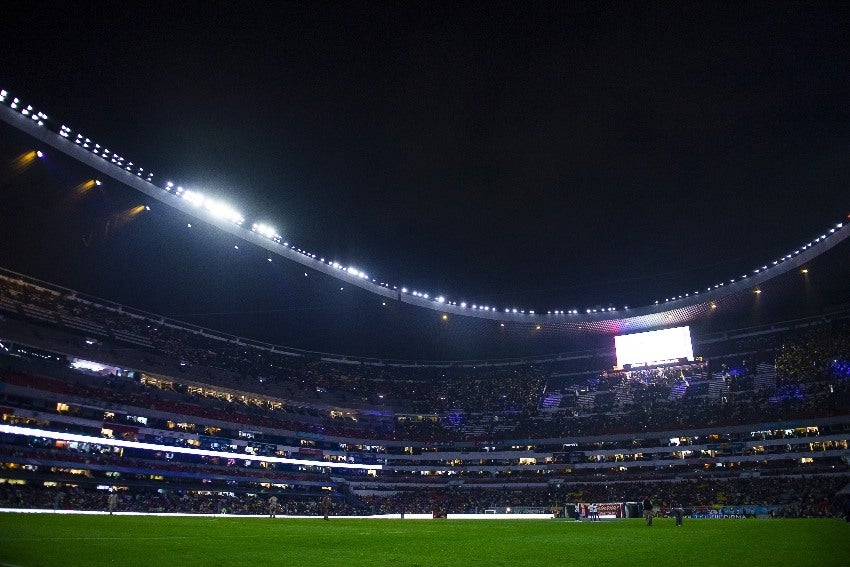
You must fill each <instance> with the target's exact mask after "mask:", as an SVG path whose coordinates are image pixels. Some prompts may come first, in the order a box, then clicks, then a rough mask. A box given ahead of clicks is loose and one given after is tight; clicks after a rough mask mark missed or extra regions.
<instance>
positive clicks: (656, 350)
mask: <svg viewBox="0 0 850 567" xmlns="http://www.w3.org/2000/svg"><path fill="white" fill-rule="evenodd" d="M614 348H615V350H616V351H617V366H620V367H623V366H625V365H626V364H631V365H632V366H644V365H652V364H657V363H660V362H665V361H674V360H678V359H680V358H684V359H687V360H693V359H694V349H693V346H692V344H691V330H690V327H675V328H673V329H663V330H661V331H649V332H647V333H635V334H633V335H619V336H616V337H614Z"/></svg>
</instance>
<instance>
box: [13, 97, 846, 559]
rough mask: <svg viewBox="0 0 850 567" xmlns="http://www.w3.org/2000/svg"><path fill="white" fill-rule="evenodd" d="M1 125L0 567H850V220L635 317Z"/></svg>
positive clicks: (635, 309)
mask: <svg viewBox="0 0 850 567" xmlns="http://www.w3.org/2000/svg"><path fill="white" fill-rule="evenodd" d="M0 120H1V121H2V124H0V129H2V133H3V136H2V141H0V152H2V154H0V159H2V160H3V163H4V166H3V172H2V183H3V191H4V195H5V199H6V206H5V207H4V210H3V211H2V212H0V213H2V219H0V220H2V225H3V226H4V227H5V228H4V240H5V245H6V246H7V250H6V251H5V252H4V253H3V255H2V258H3V259H4V262H5V265H0V525H2V526H3V528H2V530H0V531H2V532H3V534H4V535H2V536H0V543H2V546H0V565H17V566H21V565H42V564H60V563H61V564H73V565H77V564H80V565H89V564H100V563H104V562H107V563H116V562H118V563H120V564H128V565H129V564H173V563H174V562H178V560H176V559H175V557H178V555H177V554H179V556H180V557H181V558H182V561H179V562H180V563H181V564H187V565H190V564H193V565H194V564H198V565H212V564H220V563H221V562H227V563H231V564H238V565H241V564H249V563H255V562H258V561H268V562H271V563H274V564H298V565H302V564H303V565H307V564H320V565H343V564H345V565H351V564H362V563H366V562H370V563H373V564H376V565H384V564H387V565H389V564H412V565H424V564H435V565H462V564H468V563H471V562H479V563H482V564H492V565H497V564H504V565H508V564H526V563H534V562H542V561H553V560H558V558H560V557H563V555H562V554H564V553H565V551H564V548H565V547H566V548H567V549H569V550H571V551H570V554H571V555H570V556H571V557H577V558H578V559H575V561H576V562H577V561H579V560H584V558H587V557H595V558H596V560H597V561H598V562H601V563H603V564H622V563H626V562H629V561H631V560H634V558H635V557H640V556H641V554H652V556H653V557H656V558H657V559H658V561H659V562H660V563H662V564H682V563H683V562H686V561H691V562H695V563H697V564H724V565H726V564H730V563H733V564H734V563H743V562H751V563H754V564H767V562H766V558H767V559H770V560H771V564H773V561H775V562H777V563H778V564H789V565H798V564H811V563H812V562H816V563H818V564H823V565H840V564H843V561H846V554H847V552H848V551H850V548H848V544H847V542H848V541H850V538H848V537H847V536H848V529H847V525H846V523H845V522H844V521H843V518H844V516H845V514H847V517H848V518H850V512H848V506H850V504H848V503H850V447H848V442H850V261H848V259H850V243H848V242H847V239H848V236H850V215H848V214H847V213H848V211H847V210H837V211H832V212H831V216H829V217H828V218H820V217H819V218H820V220H819V223H818V224H817V225H815V226H809V227H799V226H795V227H794V228H793V229H791V228H789V230H788V233H787V234H782V233H781V232H782V231H780V235H779V236H778V237H777V238H778V239H779V240H781V243H780V244H779V245H775V246H774V245H773V243H772V244H771V245H769V246H765V247H764V248H763V249H762V248H760V249H759V250H758V252H761V251H762V250H768V251H769V254H767V253H765V255H764V256H760V257H758V258H755V259H753V257H752V255H751V254H750V255H735V254H733V253H732V252H731V251H730V253H729V255H730V259H729V261H728V262H726V263H724V264H723V268H724V269H726V268H729V269H731V270H734V271H730V272H729V273H720V275H719V276H718V275H717V270H715V269H713V266H711V265H701V266H700V268H699V269H698V270H693V271H692V272H690V273H688V274H687V275H686V276H683V277H679V278H678V279H675V278H668V279H664V278H662V274H660V273H659V274H654V273H652V272H653V266H652V265H651V264H645V266H646V268H645V269H646V272H648V273H650V276H644V275H641V276H640V277H651V282H654V283H657V284H658V287H657V289H655V290H653V291H654V293H653V294H652V295H647V294H643V293H642V294H635V295H633V296H631V297H635V298H636V299H635V302H633V303H627V302H629V301H631V297H626V296H628V290H627V291H625V292H623V293H620V292H622V290H619V291H617V292H616V293H613V294H612V295H611V297H612V299H611V300H610V301H609V300H604V299H599V297H592V298H589V299H588V300H587V301H586V302H585V303H581V300H578V299H576V300H572V299H571V300H570V301H568V302H565V303H557V302H556V301H552V300H551V298H548V297H546V298H543V297H542V296H537V297H535V296H534V294H533V293H532V294H530V295H531V297H530V298H529V300H528V302H527V303H525V302H523V299H521V298H518V297H513V296H509V297H507V298H506V296H505V295H499V294H497V293H490V294H489V295H490V297H496V299H487V296H488V293H487V292H486V291H485V292H483V293H481V294H480V295H479V294H476V293H471V292H470V291H469V290H464V291H463V292H455V293H444V292H441V291H439V289H440V288H442V289H448V288H449V287H450V286H445V285H443V280H441V279H440V278H439V277H437V278H435V279H433V280H430V281H431V282H432V283H431V284H428V283H427V282H426V283H425V284H424V285H423V284H419V285H413V284H412V283H411V282H409V281H403V278H404V277H405V276H401V277H400V276H399V275H397V274H396V275H395V276H393V272H392V271H391V270H386V269H385V270H384V271H385V272H387V273H390V276H387V277H386V279H384V278H383V276H378V275H373V274H371V271H370V270H369V269H368V265H366V264H367V263H368V262H367V263H362V260H360V261H356V262H354V261H348V260H346V259H345V258H344V257H343V254H340V253H339V252H337V251H322V250H315V251H313V250H311V249H310V248H311V247H308V246H305V247H304V248H302V245H301V244H299V243H297V242H294V241H295V240H297V238H296V237H295V236H291V237H290V236H283V235H281V233H279V231H278V230H277V229H275V228H274V227H273V224H272V223H269V222H268V221H267V220H266V219H265V218H263V217H262V215H257V218H250V217H247V215H246V216H243V214H242V213H241V212H239V209H238V208H237V207H235V206H234V205H231V204H230V203H231V202H233V201H232V200H230V199H228V197H227V196H226V195H222V194H221V193H214V194H212V195H210V194H206V193H204V192H202V191H200V190H197V189H190V188H187V189H184V188H183V186H182V185H181V184H179V183H176V182H172V181H168V180H167V179H166V178H163V177H161V176H159V175H154V174H153V173H152V172H151V170H150V169H147V167H148V166H147V165H146V164H141V165H140V164H139V163H136V162H134V161H132V159H133V158H130V157H124V156H123V155H121V154H119V153H117V152H115V151H112V150H110V149H108V148H109V147H113V146H115V147H117V146H119V145H120V144H121V143H122V140H111V139H110V140H105V139H98V138H97V137H96V136H94V135H89V134H87V133H86V132H87V130H86V128H87V126H86V125H85V124H80V125H76V124H72V123H71V122H67V123H66V122H65V121H64V118H62V117H59V116H58V115H54V111H53V110H52V109H51V108H47V107H43V106H42V105H41V103H40V102H38V101H36V100H35V99H32V100H31V99H30V97H29V95H28V94H27V93H24V92H18V91H17V90H16V89H14V88H12V86H11V85H10V86H9V88H8V89H6V88H4V89H2V90H0ZM147 144H148V145H154V142H153V141H149V142H147ZM154 165H155V164H154ZM187 186H188V185H187ZM845 197H846V195H845ZM234 198H235V197H234ZM844 200H846V199H844ZM104 203H107V204H108V206H107V205H104ZM105 209H108V211H109V213H108V215H106V216H104V210H105ZM246 217H247V218H246ZM34 219H37V220H34ZM104 221H105V222H104ZM35 222H37V223H38V225H35V224H34V223H35ZM798 235H799V238H798ZM291 240H292V241H291ZM332 252H333V253H332ZM731 256H735V258H731ZM704 264H710V263H709V262H705V263H704ZM23 270H27V271H26V272H25V271H23ZM657 271H658V272H661V271H662V270H660V269H659V270H657ZM679 275H682V274H681V273H679ZM435 281H436V282H440V283H439V284H438V285H434V283H433V282H435ZM623 281H626V282H628V279H624V280H623ZM429 287H431V288H432V289H428V288H429ZM625 287H627V288H628V285H626V286H625ZM435 289H436V290H437V291H435ZM90 290H93V291H90ZM603 291H605V292H607V291H608V290H607V289H605V290H603ZM467 293H468V295H466V294H467ZM637 295H640V296H639V297H636V296H637ZM223 297H227V298H228V299H227V300H226V301H225V300H220V301H221V303H216V302H217V301H219V298H223ZM140 306H141V307H140ZM222 306H225V307H222ZM683 518H684V520H683ZM839 519H841V521H839ZM674 522H675V523H674ZM281 526H283V527H281ZM649 526H653V530H655V531H650V532H649V533H650V534H652V535H651V536H647V535H646V534H647V528H648V527H649ZM680 526H681V527H682V528H683V529H682V530H675V528H676V527H680ZM801 526H802V527H801ZM597 527H598V528H599V529H596V528H597ZM662 530H664V531H662ZM588 531H590V532H591V533H588ZM659 531H660V532H661V534H657V533H656V532H659ZM669 532H673V533H669ZM104 534H107V535H104ZM679 536H682V537H681V539H680V537H679ZM728 539H736V540H737V542H736V543H732V542H730V543H728V546H727V548H726V549H725V550H722V551H718V548H717V547H714V548H711V547H710V546H711V545H712V542H714V543H713V544H714V545H715V546H716V542H717V541H718V540H723V541H726V540H728ZM676 540H680V542H679V543H675V542H676ZM199 541H200V542H201V544H200V545H199V543H198V542H199ZM275 541H277V542H278V543H279V542H281V541H283V542H284V543H283V544H281V545H284V546H285V547H286V553H287V554H288V555H286V556H284V557H281V556H280V555H279V553H280V550H279V549H276V548H275V547H274V546H273V545H270V544H269V542H275ZM38 542H44V545H39V544H38ZM47 542H50V543H49V544H48V543H47ZM264 546H265V547H264ZM811 546H817V547H815V548H813V547H811ZM210 547H217V549H216V550H215V552H214V553H213V552H210V551H209V548H210ZM707 549H712V550H713V551H710V552H706V550H707ZM572 554H574V555H572ZM696 554H705V555H700V556H699V557H700V559H698V560H695V561H694V560H693V559H692V557H693V556H694V555H696ZM772 554H775V556H774V557H772V558H771V555H772ZM686 557H691V559H686ZM782 558H784V561H785V562H784V563H783V561H782ZM572 560H573V559H569V560H568V561H572Z"/></svg>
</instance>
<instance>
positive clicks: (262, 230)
mask: <svg viewBox="0 0 850 567" xmlns="http://www.w3.org/2000/svg"><path fill="white" fill-rule="evenodd" d="M8 97H9V93H8V92H7V91H6V90H0V102H6V101H7V98H8ZM9 106H10V107H11V108H13V109H15V110H19V111H20V112H21V114H23V115H24V116H29V117H30V118H31V119H32V120H33V121H35V122H37V124H38V125H39V126H44V123H45V121H46V120H47V115H46V114H44V113H43V112H40V111H36V110H35V109H34V108H33V107H32V105H26V106H25V107H24V106H23V103H22V102H21V101H20V99H18V98H14V99H12V101H11V102H10V103H9ZM71 134H72V130H71V128H69V127H68V126H65V125H64V124H63V125H61V126H60V128H59V135H60V136H62V137H63V138H69V139H70V136H71ZM74 143H75V144H77V145H78V146H80V147H82V148H84V149H87V150H89V151H91V152H92V153H93V154H95V155H97V156H99V157H101V158H103V159H105V160H108V161H109V162H110V163H112V164H113V165H115V166H117V167H120V168H122V169H124V170H125V171H128V172H130V173H135V175H136V176H137V177H140V178H144V179H145V180H146V181H147V182H148V183H151V184H152V183H153V173H150V172H149V173H147V174H145V170H144V168H142V167H139V166H136V165H135V164H134V163H133V162H131V161H127V160H125V159H124V158H123V157H122V156H120V155H118V154H117V153H115V152H111V151H110V150H109V149H108V148H106V147H103V146H101V145H100V144H97V143H94V142H92V140H91V139H89V138H87V137H85V136H83V135H82V134H77V135H76V137H75V138H74ZM162 189H163V190H165V191H167V192H169V193H170V194H172V195H175V196H177V197H181V198H182V199H183V200H185V201H187V202H188V203H189V204H191V205H193V206H194V207H196V208H198V209H201V210H204V211H206V212H207V214H209V215H210V216H212V217H213V218H215V219H220V220H226V221H229V222H231V223H233V224H236V225H238V226H242V225H243V223H244V222H245V218H244V217H243V216H242V215H241V214H240V213H239V212H238V211H237V210H236V209H234V208H233V207H232V206H230V205H228V204H227V203H225V202H224V201H220V200H218V199H213V198H210V197H206V196H204V195H203V194H202V193H199V192H197V191H189V190H186V189H184V188H183V187H181V186H179V185H178V186H175V185H174V183H173V182H171V181H168V182H167V183H166V184H165V186H164V187H162ZM841 227H842V223H838V224H837V225H836V226H835V227H834V228H831V229H830V230H829V232H828V233H824V234H822V235H821V236H820V237H818V238H815V239H814V240H813V241H811V242H809V243H808V244H805V245H804V246H802V247H800V248H798V249H797V250H795V251H794V252H791V253H789V254H786V255H785V256H783V257H782V258H779V259H777V260H774V261H773V264H772V265H773V266H776V265H779V264H781V263H782V262H785V261H787V260H790V259H792V258H793V257H794V256H797V255H799V254H800V253H802V252H803V251H805V250H807V249H808V248H811V247H812V246H814V245H815V244H817V243H819V242H821V241H822V240H825V239H826V238H827V237H828V236H829V235H831V234H833V233H834V232H835V231H836V229H840V228H841ZM251 231H252V232H253V233H255V234H258V235H260V236H262V237H265V238H268V239H269V240H271V241H273V242H275V243H277V244H280V245H281V246H283V247H285V248H288V249H289V250H291V251H293V252H297V253H299V254H301V255H303V256H306V257H308V258H312V259H314V260H316V261H319V262H321V263H323V264H327V265H328V266H330V267H332V268H335V269H337V270H340V271H343V272H345V273H347V274H348V275H350V276H353V277H355V278H358V279H362V280H366V281H370V279H369V276H367V275H366V274H365V273H364V272H363V271H361V270H359V269H357V268H354V267H351V266H344V265H342V264H340V263H339V262H336V261H330V260H329V261H326V260H325V259H324V258H318V257H317V256H316V254H313V253H311V252H307V251H306V250H302V249H301V248H298V247H296V246H295V245H291V244H289V243H288V242H283V241H282V240H283V239H282V237H281V236H280V234H278V232H277V230H276V229H275V228H274V227H272V226H271V225H268V224H266V223H263V222H256V223H254V224H253V225H252V226H251ZM768 269H769V268H768V266H767V265H763V266H761V267H760V268H756V269H754V270H753V273H754V274H759V273H761V272H763V271H765V270H768ZM746 278H747V274H743V275H742V276H741V277H740V278H738V280H736V279H735V278H732V279H730V280H729V282H728V283H735V282H736V281H740V280H743V279H746ZM371 282H372V283H374V284H375V285H378V286H380V287H383V288H387V289H393V290H398V287H397V286H394V285H390V284H388V283H385V282H378V281H377V280H375V279H372V280H371ZM726 283H727V282H720V283H718V284H715V285H714V286H708V287H707V288H706V291H708V292H710V291H712V290H714V289H719V288H721V287H723V286H724V285H725V284H726ZM401 293H404V294H410V295H412V296H413V297H418V298H421V299H425V300H430V301H434V302H436V303H438V304H445V305H451V306H454V307H460V308H462V309H467V308H468V309H472V310H476V311H485V312H491V313H498V312H499V309H498V308H496V307H493V306H490V305H478V304H475V303H473V304H468V303H467V302H465V301H461V302H456V301H449V300H447V299H446V298H445V297H444V296H442V295H438V296H436V297H432V296H431V295H430V294H428V293H423V292H420V291H416V290H413V291H411V290H408V288H406V287H402V288H401ZM699 293H700V292H699V290H696V291H694V292H693V293H685V294H684V295H679V296H673V297H668V298H666V299H665V300H664V303H669V302H671V301H677V300H681V299H685V298H688V297H691V295H699ZM660 303H661V301H656V302H655V304H656V305H658V304H660ZM624 309H626V310H628V306H626V307H624ZM617 310H618V309H617V308H615V307H606V308H596V309H587V310H586V311H585V312H586V313H588V314H592V313H606V312H614V311H617ZM504 313H508V314H529V315H534V314H535V311H533V310H530V311H526V310H525V309H516V308H505V309H504ZM578 313H579V310H578V309H569V310H562V309H556V310H550V311H548V312H547V314H549V315H577V314H578Z"/></svg>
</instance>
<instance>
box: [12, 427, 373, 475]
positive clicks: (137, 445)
mask: <svg viewBox="0 0 850 567" xmlns="http://www.w3.org/2000/svg"><path fill="white" fill-rule="evenodd" d="M0 433H8V434H10V435H24V436H27V437H43V438H46V439H53V440H56V441H70V442H77V443H94V444H98V445H106V446H107V447H123V448H126V449H143V450H148V451H168V452H170V453H182V454H184V455H200V456H202V457H220V458H224V459H240V460H245V459H249V460H252V461H260V462H266V463H281V464H287V465H301V466H312V467H321V468H332V469H365V470H381V469H383V468H384V467H383V465H367V464H358V463H336V462H331V461H310V460H307V459H291V458H287V457H269V456H265V455H249V454H246V453H230V452H227V451H213V450H211V449H196V448H194V447H180V446H177V445H158V444H156V443H144V442H141V441H125V440H124V439H109V438H106V437H94V436H92V435H79V434H76V433H65V432H60V431H50V430H48V429H35V428H32V429H31V428H29V427H20V426H16V425H3V424H0Z"/></svg>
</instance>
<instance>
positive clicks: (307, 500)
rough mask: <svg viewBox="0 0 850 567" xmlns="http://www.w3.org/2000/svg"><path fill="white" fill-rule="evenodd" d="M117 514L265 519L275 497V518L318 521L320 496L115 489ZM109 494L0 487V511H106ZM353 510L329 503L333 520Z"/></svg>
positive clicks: (346, 505)
mask: <svg viewBox="0 0 850 567" xmlns="http://www.w3.org/2000/svg"><path fill="white" fill-rule="evenodd" d="M114 491H115V492H117V494H118V505H117V507H116V511H117V512H142V513H183V514H241V515H245V514H251V515H266V514H267V513H268V498H269V497H270V496H271V494H274V495H275V496H277V498H278V505H279V509H278V512H277V513H278V515H282V516H287V515H291V516H320V515H322V505H321V501H322V495H321V494H317V495H314V496H311V497H306V496H301V495H299V496H289V495H287V494H286V493H281V492H274V493H272V492H256V493H234V492H215V491H198V490H162V489H151V488H133V489H118V488H117V487H116V488H114ZM109 494H111V490H110V489H96V488H94V487H85V486H78V485H68V484H65V485H62V486H55V487H49V488H48V487H40V486H36V485H32V484H0V508H31V509H42V510H77V511H83V510H88V511H96V510H100V511H106V510H107V509H108V502H107V501H108V498H109ZM358 512H360V513H362V512H361V511H359V510H358V509H357V508H355V507H353V506H352V505H351V504H349V503H348V502H346V501H345V500H344V499H342V498H340V497H336V498H333V500H332V505H331V507H330V513H331V515H334V516H350V515H356V514H357V513H358Z"/></svg>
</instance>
